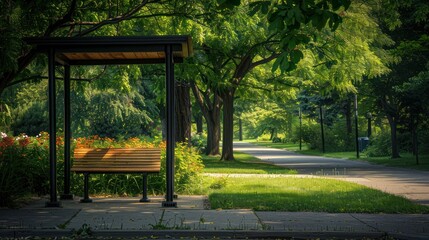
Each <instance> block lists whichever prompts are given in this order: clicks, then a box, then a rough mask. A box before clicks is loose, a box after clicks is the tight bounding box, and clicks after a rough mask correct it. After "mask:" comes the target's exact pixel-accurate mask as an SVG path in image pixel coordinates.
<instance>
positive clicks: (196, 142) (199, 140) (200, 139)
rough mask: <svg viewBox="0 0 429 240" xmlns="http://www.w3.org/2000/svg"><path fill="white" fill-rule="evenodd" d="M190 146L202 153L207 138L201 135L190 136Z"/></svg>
mask: <svg viewBox="0 0 429 240" xmlns="http://www.w3.org/2000/svg"><path fill="white" fill-rule="evenodd" d="M191 144H192V146H194V147H196V148H197V149H198V150H199V151H200V152H204V149H205V147H206V145H207V136H206V135H204V134H203V133H199V134H192V136H191Z"/></svg>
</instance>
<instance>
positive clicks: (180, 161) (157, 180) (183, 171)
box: [0, 132, 203, 206]
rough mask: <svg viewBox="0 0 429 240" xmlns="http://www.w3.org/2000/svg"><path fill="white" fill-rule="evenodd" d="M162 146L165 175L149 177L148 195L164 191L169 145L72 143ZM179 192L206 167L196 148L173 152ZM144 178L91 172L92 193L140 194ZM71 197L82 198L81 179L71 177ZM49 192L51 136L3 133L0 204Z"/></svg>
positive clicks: (60, 165) (106, 142)
mask: <svg viewBox="0 0 429 240" xmlns="http://www.w3.org/2000/svg"><path fill="white" fill-rule="evenodd" d="M56 145H57V175H58V176H57V177H58V179H57V184H58V186H57V189H58V190H59V191H62V189H63V183H64V181H63V180H64V155H63V153H64V139H63V137H61V136H58V137H57V139H56ZM84 147H87V148H113V147H121V148H139V147H148V148H151V147H159V148H161V172H160V174H151V175H149V191H151V192H152V193H157V194H160V193H164V192H165V185H166V176H165V172H166V170H165V166H166V163H165V162H166V161H165V148H166V146H165V142H162V141H157V140H155V141H148V140H142V139H140V138H129V139H126V140H121V141H116V140H114V139H112V138H101V137H99V136H91V137H86V138H77V139H74V140H73V141H72V149H74V148H84ZM175 156H176V158H175V186H176V192H177V193H182V192H189V190H191V189H192V187H193V184H194V182H196V181H199V177H200V173H201V171H202V168H203V165H202V161H201V157H200V155H199V154H198V151H197V150H196V149H195V148H194V147H189V146H187V145H186V144H181V143H178V144H177V146H176V149H175ZM141 184H142V175H141V174H117V175H116V174H92V175H91V188H90V190H91V192H92V193H97V194H118V195H138V194H140V193H141V189H142V186H141ZM71 191H72V193H74V194H80V195H81V194H82V192H83V178H82V176H80V175H78V174H72V189H71ZM48 192H49V134H48V133H46V132H42V133H40V134H38V135H37V136H36V137H28V136H26V135H25V134H22V135H20V136H17V137H11V136H7V134H5V133H1V139H0V206H13V205H14V200H15V199H17V198H20V197H22V196H25V195H28V194H38V195H43V194H47V193H48Z"/></svg>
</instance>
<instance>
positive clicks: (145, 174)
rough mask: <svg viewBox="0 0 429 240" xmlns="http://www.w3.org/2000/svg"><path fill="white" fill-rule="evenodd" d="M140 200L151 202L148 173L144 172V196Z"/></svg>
mask: <svg viewBox="0 0 429 240" xmlns="http://www.w3.org/2000/svg"><path fill="white" fill-rule="evenodd" d="M140 202H150V199H149V198H148V197H147V173H143V197H142V199H140Z"/></svg>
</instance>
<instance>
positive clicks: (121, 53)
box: [25, 36, 193, 207]
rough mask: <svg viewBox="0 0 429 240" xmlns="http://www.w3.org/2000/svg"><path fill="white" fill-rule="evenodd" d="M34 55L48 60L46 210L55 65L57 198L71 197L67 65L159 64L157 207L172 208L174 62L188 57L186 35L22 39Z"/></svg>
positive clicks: (53, 196)
mask: <svg viewBox="0 0 429 240" xmlns="http://www.w3.org/2000/svg"><path fill="white" fill-rule="evenodd" d="M25 41H26V42H27V43H28V44H30V45H34V46H35V47H36V48H37V50H38V51H39V52H42V53H45V54H47V56H48V75H49V79H48V84H49V87H48V92H49V93H48V95H49V96H48V97H49V165H50V178H49V182H50V199H49V201H48V202H46V206H47V207H60V206H61V202H60V201H59V200H58V196H57V171H56V165H57V157H56V155H57V150H56V122H57V116H56V96H55V91H56V82H55V66H56V65H61V66H63V67H64V190H63V194H62V195H61V196H60V199H61V200H67V199H72V198H73V195H72V194H71V193H70V165H71V164H70V157H71V151H70V145H71V120H70V116H71V111H70V66H73V65H112V64H162V63H165V76H166V77H165V85H166V90H167V91H166V98H167V101H166V103H167V106H166V120H167V134H166V140H167V150H166V190H167V192H166V198H165V201H164V202H162V206H163V207H176V206H177V203H176V202H174V199H173V196H174V147H175V126H174V121H175V92H174V88H175V80H174V64H175V63H180V62H183V59H184V58H186V57H189V56H191V55H192V53H193V48H192V40H191V38H190V37H189V36H144V37H80V38H59V37H43V38H27V39H25Z"/></svg>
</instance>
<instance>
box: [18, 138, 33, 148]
mask: <svg viewBox="0 0 429 240" xmlns="http://www.w3.org/2000/svg"><path fill="white" fill-rule="evenodd" d="M18 143H19V146H21V147H25V146H27V145H28V144H30V139H29V138H21V139H19V140H18Z"/></svg>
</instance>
